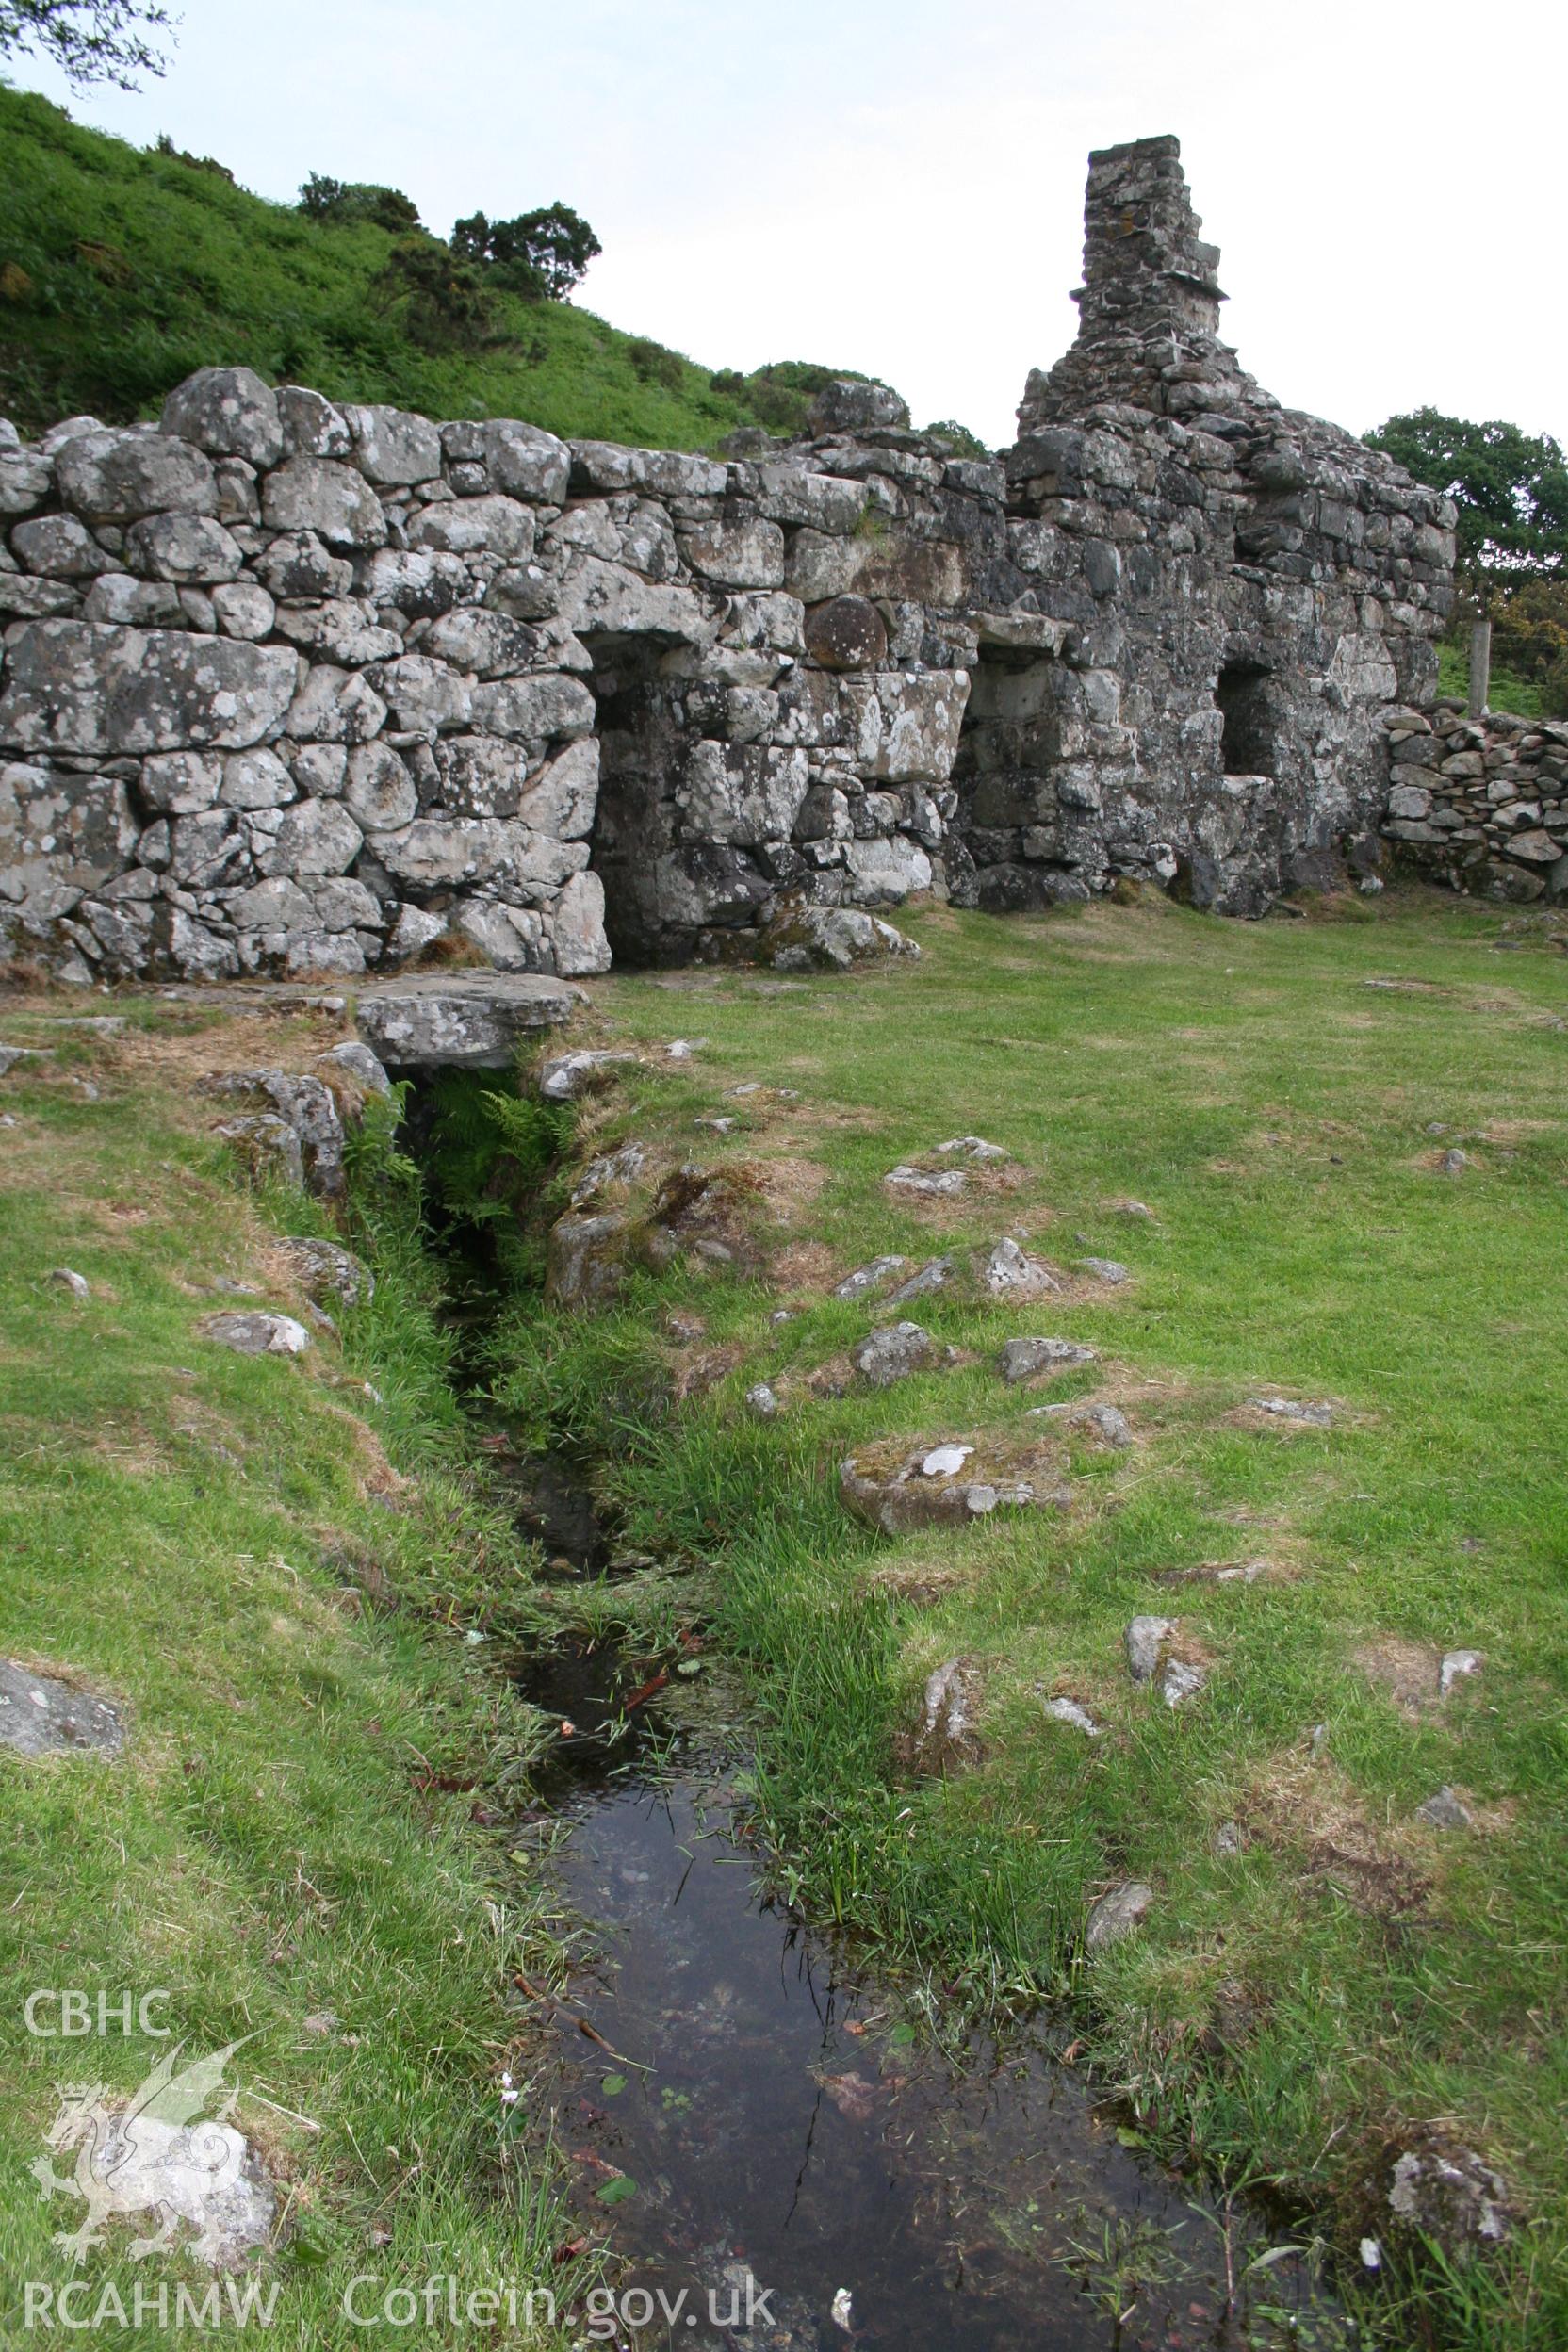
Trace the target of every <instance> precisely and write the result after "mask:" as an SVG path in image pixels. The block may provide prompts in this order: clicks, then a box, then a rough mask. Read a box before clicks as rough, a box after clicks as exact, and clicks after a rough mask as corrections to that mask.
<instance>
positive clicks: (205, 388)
mask: <svg viewBox="0 0 1568 2352" xmlns="http://www.w3.org/2000/svg"><path fill="white" fill-rule="evenodd" d="M160 430H161V431H162V432H164V433H172V434H174V435H175V436H176V437H177V438H178V439H180V440H182V441H188V442H190V443H191V444H192V445H193V447H195V448H196V449H204V450H205V451H206V453H207V455H208V456H209V457H242V458H243V459H244V460H245V462H246V464H247V465H248V466H262V467H266V466H275V465H276V464H277V462H278V460H279V459H280V458H281V457H282V455H283V453H284V438H283V419H282V417H281V416H280V415H279V413H278V400H277V395H276V393H274V392H272V391H271V390H270V389H269V387H268V386H267V385H266V384H264V383H263V382H262V380H261V378H260V377H259V376H258V375H257V374H256V373H255V371H254V369H253V368H197V370H196V373H195V374H194V375H193V376H187V377H186V379H185V382H184V383H183V384H176V385H175V386H174V389H173V391H172V392H171V393H170V395H169V397H168V399H167V400H165V401H164V404H163V415H162V417H161V419H160Z"/></svg>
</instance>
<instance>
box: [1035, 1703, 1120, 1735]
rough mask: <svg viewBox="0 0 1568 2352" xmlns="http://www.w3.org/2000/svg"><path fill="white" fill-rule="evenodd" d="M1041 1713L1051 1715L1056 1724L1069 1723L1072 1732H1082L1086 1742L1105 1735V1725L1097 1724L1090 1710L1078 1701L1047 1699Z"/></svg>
mask: <svg viewBox="0 0 1568 2352" xmlns="http://www.w3.org/2000/svg"><path fill="white" fill-rule="evenodd" d="M1040 1711H1041V1713H1042V1714H1045V1715H1049V1716H1050V1718H1051V1720H1052V1722H1053V1723H1067V1724H1069V1725H1070V1727H1071V1728H1072V1730H1074V1731H1081V1732H1082V1733H1083V1735H1084V1737H1085V1739H1086V1740H1099V1739H1101V1738H1102V1737H1103V1734H1104V1729H1105V1726H1104V1724H1103V1723H1096V1722H1095V1720H1094V1717H1093V1716H1092V1715H1091V1714H1090V1713H1089V1711H1088V1708H1087V1707H1081V1706H1080V1705H1079V1703H1078V1701H1077V1700H1076V1699H1047V1700H1045V1702H1044V1703H1043V1705H1042V1707H1041V1710H1040Z"/></svg>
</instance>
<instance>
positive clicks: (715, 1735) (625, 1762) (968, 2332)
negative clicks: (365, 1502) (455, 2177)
mask: <svg viewBox="0 0 1568 2352" xmlns="http://www.w3.org/2000/svg"><path fill="white" fill-rule="evenodd" d="M534 1495H535V1507H534V1508H532V1509H531V1511H528V1512H526V1513H525V1524H528V1525H529V1526H530V1531H531V1532H534V1533H537V1534H540V1535H542V1536H543V1537H544V1539H545V1541H546V1543H547V1545H548V1546H550V1547H553V1551H554V1556H555V1559H556V1563H557V1575H558V1576H559V1575H560V1574H561V1573H562V1572H563V1571H564V1570H565V1569H566V1567H567V1562H568V1558H569V1557H570V1555H571V1553H572V1552H573V1550H574V1549H576V1551H577V1559H578V1561H579V1562H581V1561H583V1560H590V1561H591V1562H592V1563H593V1564H592V1566H591V1567H589V1568H588V1569H587V1571H586V1573H589V1574H593V1573H596V1572H602V1563H603V1561H604V1559H605V1553H606V1546H605V1545H604V1543H603V1541H602V1537H601V1536H600V1534H599V1532H598V1530H597V1528H596V1527H595V1526H594V1523H593V1522H592V1519H591V1514H589V1513H587V1512H586V1511H584V1509H583V1507H582V1504H581V1498H580V1491H578V1490H574V1488H573V1486H572V1481H571V1477H570V1474H569V1472H567V1471H564V1469H563V1467H562V1465H561V1464H559V1463H555V1462H551V1463H547V1464H544V1465H537V1466H536V1470H535V1484H534ZM585 1531H586V1532H587V1533H588V1537H589V1540H588V1542H587V1544H586V1545H585V1544H584V1535H585ZM578 1572H579V1573H583V1570H582V1568H581V1567H579V1571H578ZM650 1679H651V1675H650V1666H649V1662H648V1661H646V1660H635V1661H634V1660H632V1659H630V1658H627V1659H625V1660H623V1659H621V1658H618V1657H617V1655H616V1653H615V1652H614V1650H613V1648H612V1647H609V1646H599V1647H596V1646H595V1645H593V1644H592V1643H591V1642H588V1641H587V1640H586V1639H578V1640H567V1641H565V1642H563V1643H561V1644H560V1645H558V1647H557V1648H556V1649H555V1650H553V1651H551V1652H550V1653H548V1654H547V1655H546V1656H545V1657H543V1658H532V1659H530V1660H529V1661H527V1662H526V1665H523V1666H521V1667H519V1670H518V1681H519V1686H520V1688H521V1689H522V1690H523V1691H524V1692H525V1694H526V1695H527V1696H528V1697H529V1698H531V1699H532V1700H533V1701H534V1702H535V1703H536V1704H538V1705H540V1706H541V1707H545V1708H547V1710H548V1711H549V1712H550V1713H552V1714H553V1715H555V1716H556V1717H557V1719H558V1721H559V1722H560V1723H561V1724H562V1726H563V1730H562V1732H561V1733H560V1734H559V1735H558V1738H557V1742H556V1746H555V1750H554V1755H553V1757H552V1758H551V1760H550V1762H549V1764H548V1765H547V1768H546V1774H545V1782H544V1789H543V1795H544V1800H545V1804H546V1805H547V1808H548V1810H547V1815H546V1816H545V1821H546V1822H547V1824H548V1826H549V1828H550V1829H551V1831H552V1833H554V1832H556V1831H559V1830H564V1831H565V1832H566V1834H565V1835H564V1836H557V1835H553V1834H552V1837H551V1840H550V1858H549V1861H548V1864H547V1868H548V1870H549V1871H550V1874H551V1880H552V1884H553V1887H554V1888H555V1891H556V1893H557V1895H558V1897H559V1899H560V1902H561V1903H562V1906H563V1908H564V1911H565V1912H566V1913H567V1914H568V1915H569V1916H572V1917H575V1918H576V1919H580V1920H581V1921H583V1922H586V1923H588V1925H589V1927H590V1929H591V1931H592V1933H591V1938H590V1942H589V1946H588V1956H586V1957H585V1958H583V1959H582V1960H580V1963H579V1965H578V1966H577V1967H576V1968H575V1969H574V1972H573V1977H572V1983H571V1987H570V1995H569V2001H567V2002H564V2003H563V2004H562V2005H561V2006H559V2007H558V2008H557V2009H556V2010H555V2011H554V2013H553V2017H552V2021H551V2032H550V2034H549V2038H548V2054H547V2062H546V2065H545V2068H544V2072H543V2077H542V2079H541V2080H540V2081H538V2082H535V2084H534V2086H533V2092H532V2103H533V2105H534V2106H535V2108H536V2109H539V2108H541V2107H542V2108H546V2109H547V2110H548V2112H549V2114H550V2115H551V2118H552V2128H553V2133H554V2137H555V2140H556V2143H557V2146H558V2148H560V2150H561V2151H562V2152H563V2154H564V2156H565V2158H566V2160H567V2163H568V2165H569V2169H570V2172H571V2175H572V2179H573V2182H574V2188H573V2201H574V2205H575V2207H576V2210H577V2212H578V2213H579V2215H580V2227H581V2229H582V2230H583V2232H584V2233H585V2234H590V2235H592V2236H594V2237H596V2238H597V2239H601V2240H608V2241H609V2243H610V2245H611V2246H612V2247H613V2252H614V2254H615V2255H616V2256H617V2257H618V2262H617V2266H616V2273H615V2277H616V2284H615V2285H614V2286H613V2288H611V2289H607V2290H606V2291H605V2294H604V2295H603V2296H601V2297H600V2299H599V2302H598V2304H597V2305H596V2311H597V2312H598V2317H597V2320H596V2323H595V2324H596V2330H597V2332H596V2335H595V2336H594V2339H593V2340H596V2341H604V2342H615V2343H620V2344H634V2345H636V2346H638V2347H639V2352H641V2347H644V2346H648V2347H651V2346H655V2345H662V2344H685V2345H688V2346H691V2347H694V2352H763V2347H768V2348H769V2352H848V2347H849V2346H850V2345H851V2344H858V2345H863V2346H865V2347H868V2352H869V2348H870V2347H874V2346H875V2347H888V2352H892V2348H893V2347H897V2352H1015V2348H1016V2352H1022V2347H1025V2346H1049V2347H1051V2352H1156V2348H1158V2352H1179V2348H1180V2347H1199V2346H1207V2347H1226V2348H1227V2352H1241V2347H1259V2352H1263V2348H1264V2347H1268V2348H1269V2352H1273V2347H1276V2346H1284V2345H1287V2344H1294V2345H1302V2346H1327V2345H1330V2344H1346V2343H1350V2342H1353V2341H1354V2334H1353V2329H1352V2328H1350V2327H1348V2323H1347V2322H1346V2321H1345V2319H1344V2318H1343V2316H1342V2315H1341V2314H1340V2313H1339V2311H1338V2309H1337V2307H1336V2305H1335V2304H1334V2302H1333V2300H1332V2298H1331V2296H1330V2295H1329V2294H1328V2292H1327V2290H1326V2289H1325V2288H1324V2287H1323V2286H1322V2285H1321V2283H1320V2282H1319V2281H1318V2280H1317V2279H1316V2278H1315V2277H1314V2276H1313V2273H1312V2269H1311V2266H1310V2265H1309V2263H1308V2262H1307V2260H1306V2259H1305V2257H1304V2255H1301V2254H1295V2253H1288V2254H1272V2253H1271V2249H1273V2248H1277V2247H1282V2246H1290V2245H1291V2244H1292V2243H1293V2241H1292V2239H1291V2236H1290V2232H1289V2230H1288V2229H1286V2228H1285V2227H1284V2226H1283V2225H1282V2223H1280V2222H1278V2221H1277V2220H1274V2221H1271V2220H1270V2219H1269V2218H1268V2217H1267V2216H1266V2215H1265V2214H1264V2213H1262V2212H1261V2211H1259V2210H1258V2209H1257V2208H1256V2207H1254V2206H1250V2205H1248V2204H1246V2203H1243V2202H1239V2201H1238V2202H1237V2203H1236V2204H1235V2205H1234V2206H1233V2208H1231V2209H1229V2210H1227V2209H1226V2208H1225V2206H1224V2205H1223V2204H1222V2203H1221V2202H1219V2201H1217V2200H1216V2199H1215V2198H1214V2197H1211V2196H1207V2195H1205V2194H1204V2193H1203V2191H1202V2190H1201V2186H1200V2184H1199V2183H1198V2182H1197V2181H1196V2180H1190V2179H1182V2178H1179V2177H1177V2176H1176V2175H1175V2174H1172V2173H1169V2172H1167V2171H1165V2170H1163V2169H1161V2168H1160V2167H1158V2166H1157V2165H1156V2164H1153V2163H1152V2161H1151V2159H1150V2158H1149V2157H1148V2155H1147V2154H1145V2153H1144V2152H1142V2151H1141V2150H1140V2148H1138V2147H1137V2146H1136V2145H1135V2135H1134V2134H1133V2133H1132V2132H1130V2131H1129V2130H1128V2120H1127V2118H1126V2117H1125V2115H1123V2114H1122V2113H1121V2112H1119V2111H1118V2110H1116V2109H1115V2108H1114V2107H1113V2106H1111V2105H1110V2104H1108V2103H1107V2101H1106V2100H1105V2099H1104V2096H1103V2093H1097V2091H1096V2089H1095V2087H1094V2086H1093V2085H1092V2084H1091V2083H1090V2082H1086V2080H1085V2079H1084V2078H1083V2076H1082V2075H1081V2074H1080V2073H1079V2072H1078V2071H1077V2070H1076V2069H1075V2068H1074V2067H1073V2066H1071V2065H1070V2064H1068V2063H1064V2062H1063V2060H1062V2058H1061V2057H1060V2056H1059V2055H1058V2054H1056V2052H1057V2050H1059V2048H1060V2041H1061V2036H1060V2033H1059V2031H1058V2034H1057V2035H1056V2037H1055V2044H1054V2046H1053V2044H1052V2041H1051V2040H1050V2039H1049V2038H1048V2034H1049V2028H1050V2026H1051V2024H1052V2023H1053V2022H1054V2023H1055V2024H1056V2025H1057V2026H1058V2028H1059V2026H1060V2022H1061V2021H1060V2019H1059V2018H1058V2019H1055V2020H1053V2019H1052V2018H1050V2017H1045V2018H1044V2019H1042V2020H1041V2021H1040V2022H1039V2023H1038V2024H1037V2025H1035V2026H1028V2025H1025V2026H1019V2027H1013V2028H1009V2029H1007V2031H1006V2032H1005V2034H1004V2035H1001V2036H992V2035H990V2034H982V2033H976V2032H964V2031H961V2030H959V2031H955V2032H954V2033H953V2034H943V2036H942V2037H941V2040H940V2041H939V2040H938V2039H937V2038H935V2037H934V2036H933V2035H932V2034H931V2032H930V2030H929V2028H928V2027H927V2026H926V2025H925V2024H924V2023H923V2022H919V2021H918V2017H916V2016H915V2015H914V2014H912V2013H911V2011H910V2009H909V2006H908V2003H907V1999H906V1995H905V1991H904V1988H903V1987H902V1986H901V1985H897V1984H895V1983H892V1982H889V1981H887V1980H885V1979H883V1978H882V1977H881V1976H879V1974H878V1972H877V1971H876V1969H875V1968H872V1967H868V1966H866V1965H864V1964H863V1963H862V1962H861V1961H860V1959H859V1958H858V1955H857V1953H856V1952H855V1950H854V1947H853V1944H852V1942H850V1941H848V1940H847V1939H841V1938H839V1937H836V1936H826V1935H824V1934H822V1933H820V1932H819V1931H817V1930H816V1929H814V1928H810V1927H809V1926H807V1925H806V1924H805V1923H804V1922H803V1921H802V1920H801V1919H800V1918H799V1917H798V1916H796V1915H795V1914H794V1913H793V1912H792V1911H791V1910H790V1909H789V1908H788V1907H787V1906H786V1905H785V1904H783V1903H781V1902H780V1901H779V1900H778V1899H777V1897H776V1893H775V1892H774V1891H773V1890H772V1888H771V1887H770V1885H769V1881H768V1877H767V1874H766V1871H765V1869H764V1866H763V1858H762V1856H761V1855H760V1854H759V1853H758V1852H757V1850H756V1848H755V1847H754V1845H753V1844H752V1843H751V1842H750V1838H749V1836H748V1830H749V1822H748V1818H747V1805H746V1795H745V1774H746V1768H747V1765H748V1762H749V1757H748V1755H747V1753H746V1750H745V1748H744V1745H743V1742H742V1741H741V1740H738V1739H737V1738H736V1737H735V1735H734V1734H733V1733H730V1734H725V1733H724V1732H713V1731H708V1730H705V1729H703V1728H702V1724H701V1718H700V1716H698V1717H697V1718H695V1719H694V1720H693V1721H687V1720H685V1716H686V1710H685V1709H684V1708H683V1706H682V1700H683V1697H684V1691H683V1689H682V1686H681V1685H680V1684H679V1683H678V1682H677V1681H676V1680H674V1679H673V1678H672V1680H671V1681H670V1683H669V1684H668V1685H666V1686H665V1687H664V1688H663V1689H662V1690H660V1691H656V1692H654V1693H653V1694H652V1695H650V1696H647V1697H641V1696H639V1694H640V1693H641V1692H642V1691H644V1690H645V1686H646V1684H647V1682H648V1681H649V1680H650ZM628 1698H632V1699H633V1700H634V1702H635V1703H634V1705H633V1707H632V1709H631V1711H630V1712H627V1711H626V1702H627V1700H628ZM566 1726H569V1729H567V1728H565V1727H566ZM584 2019H585V2020H586V2021H587V2023H588V2025H589V2026H590V2027H591V2028H592V2034H593V2036H596V2037H598V2038H591V2036H590V2034H588V2033H586V2032H584V2031H583V2028H582V2024H581V2023H580V2020H584ZM1262 2256H1267V2257H1269V2259H1268V2260H1266V2261H1265V2262H1261V2263H1260V2262H1259V2258H1260V2257H1262ZM1249 2265H1253V2267H1251V2268H1250V2267H1249ZM748 2281H749V2282H751V2288H752V2295H753V2308H752V2314H751V2322H750V2325H749V2326H748V2325H747V2322H746V2311H747V2304H746V2295H747V2287H748ZM760 2293H762V2294H764V2295H765V2300H764V2302H763V2304H762V2305H761V2307H760V2308H758V2307H757V2305H756V2300H755V2298H756V2296H757V2295H758V2294H760ZM612 2295H613V2297H614V2301H613V2304H612V2303H611V2302H610V2300H609V2299H608V2298H609V2297H610V2296H612Z"/></svg>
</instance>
